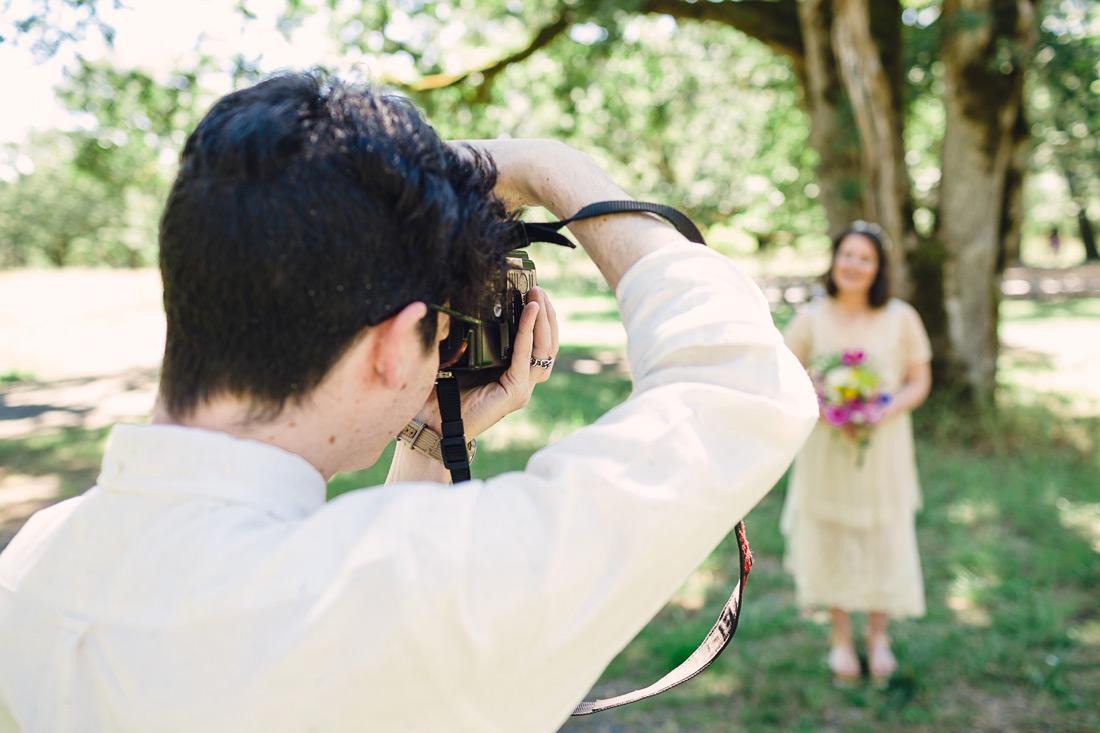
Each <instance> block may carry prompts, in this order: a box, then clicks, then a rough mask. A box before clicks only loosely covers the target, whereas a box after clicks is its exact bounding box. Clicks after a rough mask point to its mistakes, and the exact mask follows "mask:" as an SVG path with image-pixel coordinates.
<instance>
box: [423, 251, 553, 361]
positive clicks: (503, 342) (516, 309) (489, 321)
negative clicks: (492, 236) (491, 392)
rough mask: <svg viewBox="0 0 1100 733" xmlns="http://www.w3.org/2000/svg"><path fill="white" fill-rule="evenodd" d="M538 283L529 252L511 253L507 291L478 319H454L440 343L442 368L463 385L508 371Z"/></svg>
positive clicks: (506, 261)
mask: <svg viewBox="0 0 1100 733" xmlns="http://www.w3.org/2000/svg"><path fill="white" fill-rule="evenodd" d="M535 284H536V277H535V263H534V262H532V261H531V259H530V258H529V257H528V256H527V253H526V252H525V251H523V250H512V251H511V252H509V253H508V254H507V255H506V257H505V278H504V289H503V292H499V293H496V294H494V296H493V297H491V298H489V299H488V301H487V304H486V305H485V306H484V307H483V308H482V311H483V312H481V313H476V314H472V315H474V316H476V318H472V319H468V320H465V319H464V320H459V319H458V318H454V317H452V318H451V328H450V331H449V333H448V334H447V338H446V339H444V340H443V341H441V342H440V344H439V355H440V367H439V368H440V369H441V370H446V371H449V372H454V373H455V376H457V377H459V379H460V380H462V381H463V382H471V381H477V382H482V381H486V382H487V381H492V379H495V378H496V377H497V376H498V375H499V374H500V372H503V371H504V370H505V369H507V368H508V365H509V364H510V363H511V361H512V349H513V347H514V345H515V340H516V333H517V332H518V331H519V318H520V315H521V314H522V313H523V308H524V306H526V305H527V297H528V294H529V293H530V292H531V289H532V288H534V287H535ZM474 321H477V322H474ZM474 373H477V376H476V377H474V376H473V374H474Z"/></svg>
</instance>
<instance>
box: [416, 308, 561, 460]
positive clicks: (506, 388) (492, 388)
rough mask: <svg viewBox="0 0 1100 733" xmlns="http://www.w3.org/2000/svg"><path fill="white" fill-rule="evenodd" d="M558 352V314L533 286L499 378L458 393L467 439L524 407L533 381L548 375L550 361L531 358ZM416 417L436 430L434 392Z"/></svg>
mask: <svg viewBox="0 0 1100 733" xmlns="http://www.w3.org/2000/svg"><path fill="white" fill-rule="evenodd" d="M557 355H558V316H557V313H556V312H555V311H554V305H553V304H552V303H551V302H550V297H549V296H548V295H547V294H546V291H545V290H543V289H542V288H538V287H536V288H533V289H532V290H531V293H530V295H529V296H528V299H527V305H526V306H525V307H524V309H523V313H522V314H521V315H520V319H519V330H518V332H517V333H516V343H515V346H514V347H513V349H512V363H511V365H510V366H509V367H508V369H507V370H506V371H505V372H504V374H502V375H501V376H500V380H498V381H496V382H490V383H489V384H486V385H482V386H480V387H474V388H473V389H469V390H466V391H465V392H463V393H462V423H463V426H464V427H465V430H466V438H467V440H468V439H470V438H474V437H477V436H478V435H480V434H481V433H483V432H485V431H486V430H488V429H489V428H490V427H492V426H493V425H495V424H496V423H498V422H500V420H501V418H503V417H504V416H505V415H508V414H509V413H512V412H515V411H516V410H518V409H520V408H522V407H525V406H526V405H527V403H528V402H530V400H531V394H532V393H533V392H534V390H535V385H537V384H541V383H543V382H545V381H546V380H548V379H550V372H551V370H552V369H553V365H552V364H551V366H549V367H540V366H535V365H534V364H532V363H531V360H532V359H547V358H549V359H551V360H552V359H554V358H556V357H557ZM416 419H417V420H420V421H421V422H422V423H424V424H425V425H427V426H428V427H429V428H431V429H432V430H435V431H436V432H439V429H440V418H439V403H438V402H437V401H436V398H435V393H434V392H433V393H432V396H431V397H430V398H429V399H428V402H427V403H426V404H425V405H424V408H423V409H422V410H421V411H420V413H419V414H418V415H417V418H416Z"/></svg>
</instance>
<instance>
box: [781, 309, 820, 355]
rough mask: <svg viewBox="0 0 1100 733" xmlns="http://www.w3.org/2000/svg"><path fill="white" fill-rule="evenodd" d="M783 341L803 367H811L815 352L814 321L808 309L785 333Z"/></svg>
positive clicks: (801, 313) (800, 314)
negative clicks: (811, 358) (811, 359)
mask: <svg viewBox="0 0 1100 733" xmlns="http://www.w3.org/2000/svg"><path fill="white" fill-rule="evenodd" d="M783 340H784V341H785V342H786V343H787V348H789V349H790V350H791V351H792V352H794V355H795V356H797V357H798V360H799V361H800V362H802V364H803V365H809V363H810V357H811V356H812V355H813V350H814V330H813V321H812V320H811V318H810V311H809V309H808V308H803V309H802V310H800V311H799V312H798V313H796V314H795V317H794V318H792V319H791V322H790V323H788V324H787V328H786V329H785V330H784V331H783Z"/></svg>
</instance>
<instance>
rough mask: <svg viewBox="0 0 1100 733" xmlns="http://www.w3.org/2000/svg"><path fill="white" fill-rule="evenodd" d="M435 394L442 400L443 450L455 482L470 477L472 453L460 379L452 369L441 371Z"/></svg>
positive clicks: (445, 462) (437, 379) (441, 428)
mask: <svg viewBox="0 0 1100 733" xmlns="http://www.w3.org/2000/svg"><path fill="white" fill-rule="evenodd" d="M435 396H436V399H438V400H439V419H440V421H441V424H440V431H439V432H440V435H442V438H443V439H442V440H441V441H440V442H439V448H440V451H441V452H442V453H443V465H444V466H445V467H446V468H447V470H448V471H450V472H451V480H452V481H453V482H454V483H456V484H457V483H459V482H462V481H469V480H470V457H469V454H467V453H466V428H465V426H463V424H462V395H461V393H460V392H459V389H458V379H457V378H456V377H455V375H453V374H451V373H450V372H440V373H439V374H437V375H436V378H435Z"/></svg>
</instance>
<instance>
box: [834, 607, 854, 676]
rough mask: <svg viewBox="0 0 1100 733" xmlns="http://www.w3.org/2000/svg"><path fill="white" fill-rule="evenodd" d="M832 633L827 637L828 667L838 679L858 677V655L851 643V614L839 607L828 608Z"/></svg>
mask: <svg viewBox="0 0 1100 733" xmlns="http://www.w3.org/2000/svg"><path fill="white" fill-rule="evenodd" d="M829 617H830V619H831V620H832V624H833V633H832V635H831V636H830V637H829V645H830V647H829V669H830V670H832V673H833V675H834V676H835V677H836V678H837V679H838V680H854V679H856V678H858V677H859V672H860V668H859V657H858V656H857V655H856V648H855V645H854V644H852V616H851V614H849V613H848V612H847V611H845V610H843V609H840V608H830V609H829Z"/></svg>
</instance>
